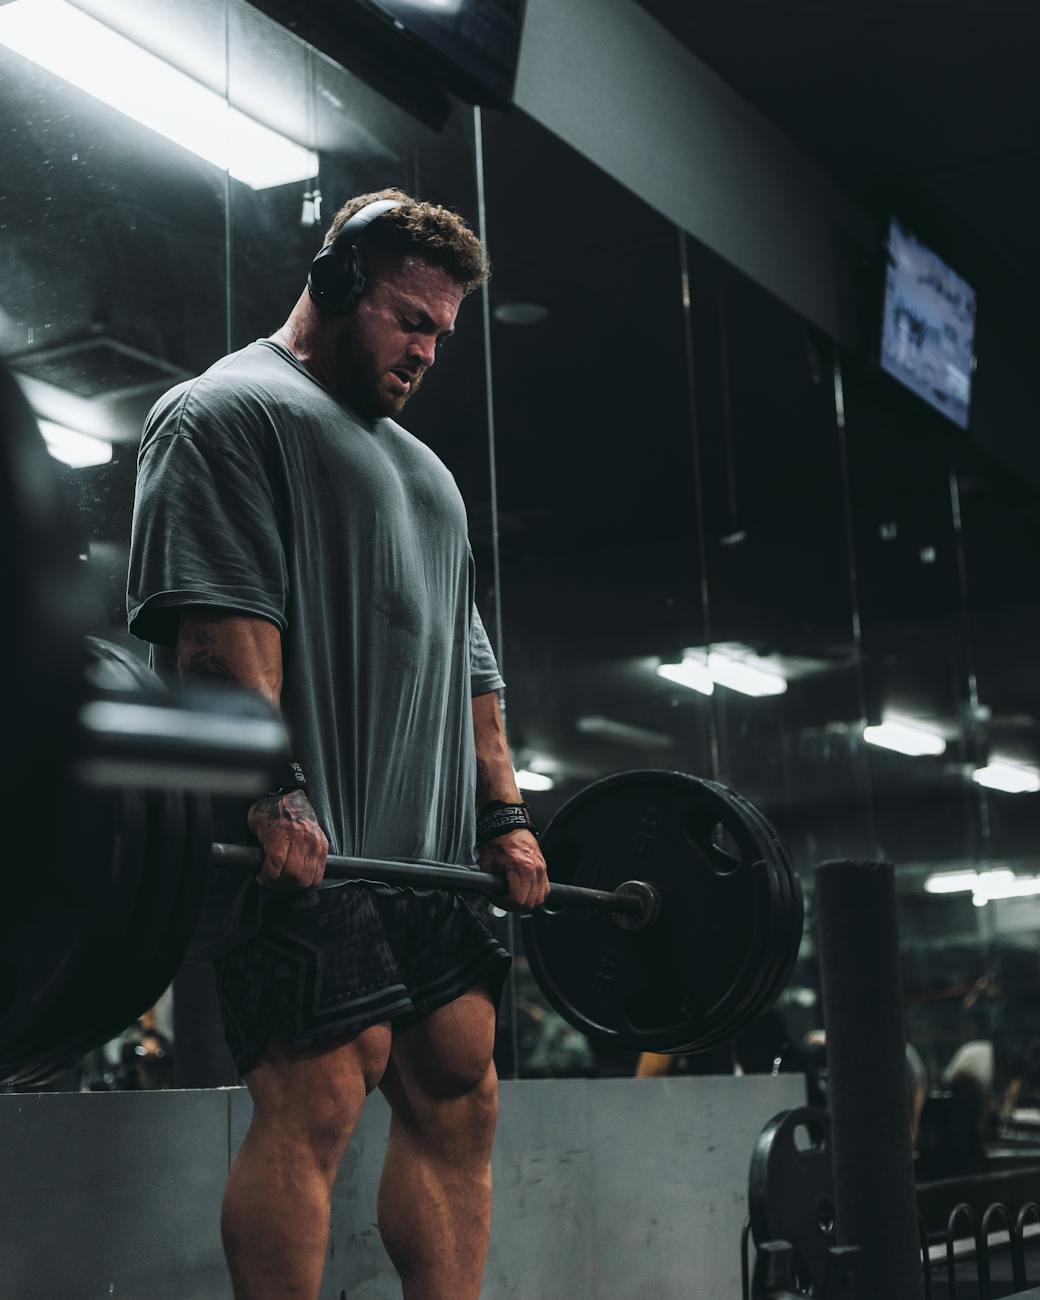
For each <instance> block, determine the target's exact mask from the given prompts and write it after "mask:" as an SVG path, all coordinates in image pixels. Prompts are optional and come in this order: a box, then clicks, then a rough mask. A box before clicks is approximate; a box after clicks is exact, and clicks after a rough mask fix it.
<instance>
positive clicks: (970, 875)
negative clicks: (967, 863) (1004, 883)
mask: <svg viewBox="0 0 1040 1300" xmlns="http://www.w3.org/2000/svg"><path fill="white" fill-rule="evenodd" d="M1006 874H1007V875H1009V876H1013V875H1014V873H1013V872H1011V871H1009V872H1007V873H1006ZM978 878H979V873H978V872H977V871H936V872H933V873H932V875H930V876H929V877H928V879H927V880H926V881H925V882H924V891H925V893H926V894H963V893H967V892H969V891H970V890H973V889H974V888H975V885H976V883H977V881H978Z"/></svg>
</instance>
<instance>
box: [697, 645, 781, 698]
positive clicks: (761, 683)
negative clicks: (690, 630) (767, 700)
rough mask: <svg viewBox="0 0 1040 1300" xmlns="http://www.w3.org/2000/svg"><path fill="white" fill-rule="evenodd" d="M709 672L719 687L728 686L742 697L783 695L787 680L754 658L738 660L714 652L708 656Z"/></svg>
mask: <svg viewBox="0 0 1040 1300" xmlns="http://www.w3.org/2000/svg"><path fill="white" fill-rule="evenodd" d="M708 672H709V673H710V674H711V677H712V680H713V681H714V682H715V683H716V684H717V685H719V686H728V687H729V689H730V690H731V691H739V692H740V693H741V695H754V696H761V695H783V693H784V691H786V690H787V682H786V680H785V679H784V678H783V677H781V676H780V674H779V673H777V672H772V671H770V670H769V669H767V668H763V667H761V666H760V664H759V663H758V662H756V659H755V658H754V657H747V658H739V659H738V658H737V657H736V656H734V655H727V654H723V653H722V651H721V650H712V651H710V652H709V654H708Z"/></svg>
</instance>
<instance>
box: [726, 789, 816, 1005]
mask: <svg viewBox="0 0 1040 1300" xmlns="http://www.w3.org/2000/svg"><path fill="white" fill-rule="evenodd" d="M730 794H731V795H732V796H733V798H735V799H736V800H737V803H738V804H739V806H740V807H741V808H742V809H743V811H744V812H745V814H746V815H747V816H748V817H749V818H750V819H751V820H754V821H757V823H758V825H759V827H760V829H761V831H762V834H763V836H764V837H766V838H768V839H769V840H770V841H771V843H772V844H773V846H774V852H775V856H776V860H777V862H778V864H779V866H780V869H781V872H782V877H783V880H784V882H785V885H786V888H787V891H788V899H789V902H788V908H787V922H786V925H785V926H783V927H781V928H780V929H779V933H778V940H777V944H776V947H775V950H774V958H775V973H774V978H773V980H772V982H771V984H770V986H769V988H768V990H767V993H766V1001H765V1002H764V1003H763V1005H762V1006H761V1008H760V1009H759V1013H758V1014H761V1013H762V1012H764V1011H766V1010H768V1009H769V1007H771V1006H772V1005H773V1003H774V1002H775V1001H776V999H777V998H778V997H779V996H780V994H781V993H782V992H783V990H784V988H785V987H786V986H787V983H788V981H789V980H790V978H791V973H792V971H793V970H794V967H795V963H796V962H797V960H798V953H799V951H800V949H801V944H802V930H803V927H804V922H805V905H804V901H803V897H802V882H801V880H800V879H799V877H798V873H797V871H796V870H795V869H794V866H793V865H792V863H791V859H790V855H789V854H788V852H787V849H786V847H785V845H784V842H783V840H782V839H781V838H780V836H779V835H778V834H777V832H776V830H775V829H774V827H773V826H772V825H771V823H770V822H769V820H768V819H767V818H766V816H765V814H764V813H763V812H762V810H761V809H760V808H758V807H757V806H756V805H755V804H753V803H752V802H751V800H750V799H748V798H746V797H745V796H744V795H741V794H738V793H737V792H735V791H730Z"/></svg>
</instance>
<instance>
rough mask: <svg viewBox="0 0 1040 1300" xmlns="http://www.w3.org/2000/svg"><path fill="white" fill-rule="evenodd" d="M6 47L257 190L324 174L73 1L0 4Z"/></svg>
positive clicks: (309, 158) (284, 141) (1, 39)
mask: <svg viewBox="0 0 1040 1300" xmlns="http://www.w3.org/2000/svg"><path fill="white" fill-rule="evenodd" d="M0 45H6V46H7V48H8V49H11V50H14V51H15V53H16V54H20V55H22V56H23V57H24V58H26V59H29V60H31V61H32V62H33V63H36V64H38V65H39V66H40V67H41V68H46V69H47V71H48V72H53V73H55V74H56V75H57V76H59V77H62V78H63V79H64V80H65V81H68V82H70V83H71V84H72V85H74V86H77V87H78V88H79V89H80V90H84V91H86V93H87V94H88V95H93V96H94V98H95V99H100V100H101V102H102V103H104V104H107V105H108V106H109V107H110V108H114V109H117V110H118V111H119V112H120V113H125V114H126V116H127V117H132V118H133V119H134V121H135V122H140V123H141V125H142V126H147V127H149V128H151V130H153V131H157V132H158V133H159V134H160V135H164V136H165V137H166V138H167V139H168V140H172V141H173V142H174V143H175V144H179V145H181V146H182V147H183V148H185V149H190V150H191V152H192V153H194V154H197V155H198V156H199V157H200V158H204V159H205V160H206V161H207V162H210V163H213V164H214V165H215V166H217V167H220V168H222V169H225V168H226V169H227V171H229V172H230V173H231V175H232V176H234V177H235V179H236V180H240V181H243V182H244V183H245V184H246V185H249V186H250V187H251V188H252V189H254V190H262V189H266V188H268V187H269V186H272V185H287V184H289V182H291V181H302V180H309V179H310V177H312V176H315V175H317V171H318V156H317V154H315V153H314V152H313V151H312V150H310V149H304V148H303V146H302V145H298V144H296V143H295V141H293V140H289V139H288V138H287V137H286V136H284V135H279V134H278V132H277V131H272V130H271V129H270V128H269V127H266V126H262V125H261V124H260V123H259V122H257V121H255V120H254V119H253V118H251V117H247V116H246V115H245V113H241V112H239V110H238V109H236V108H230V107H229V106H228V104H227V102H226V100H225V99H224V98H223V96H221V95H218V94H217V93H216V92H215V91H212V90H210V89H209V88H208V87H206V86H203V85H201V84H200V83H199V82H197V81H195V80H194V79H193V78H191V77H189V76H188V75H187V74H186V73H184V72H181V71H179V70H178V69H177V68H174V67H172V66H171V65H170V64H169V63H164V62H163V61H162V59H158V58H156V56H155V55H154V54H150V53H149V52H148V51H147V50H144V49H142V48H141V47H140V46H139V45H135V44H134V43H133V41H129V40H127V38H126V37H125V36H121V35H120V34H119V33H118V32H115V31H113V30H112V29H111V28H110V27H106V26H105V25H104V24H103V23H99V22H97V20H96V19H94V18H91V17H89V16H88V15H87V14H85V13H83V12H82V11H81V10H79V9H76V8H74V7H73V6H72V5H70V4H67V3H66V2H65V0H11V3H8V4H3V5H0Z"/></svg>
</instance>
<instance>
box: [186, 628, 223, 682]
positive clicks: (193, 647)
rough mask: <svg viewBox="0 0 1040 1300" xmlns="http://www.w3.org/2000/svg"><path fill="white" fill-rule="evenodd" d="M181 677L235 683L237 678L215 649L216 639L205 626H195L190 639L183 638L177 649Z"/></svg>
mask: <svg viewBox="0 0 1040 1300" xmlns="http://www.w3.org/2000/svg"><path fill="white" fill-rule="evenodd" d="M177 663H178V667H179V668H180V674H181V679H182V680H184V679H185V678H192V679H194V680H196V681H200V680H201V681H208V682H222V683H224V684H225V685H227V684H231V685H235V684H237V682H238V678H237V677H236V676H235V673H234V670H233V669H232V667H231V665H230V664H229V663H228V661H227V659H226V658H225V657H224V655H222V654H221V652H220V651H219V650H218V649H217V639H216V637H215V636H214V635H213V633H212V632H209V631H207V630H206V628H203V627H200V628H197V629H196V630H195V631H193V632H192V634H191V639H190V640H188V639H187V638H185V639H183V640H182V641H181V643H180V645H179V646H178V650H177Z"/></svg>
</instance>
